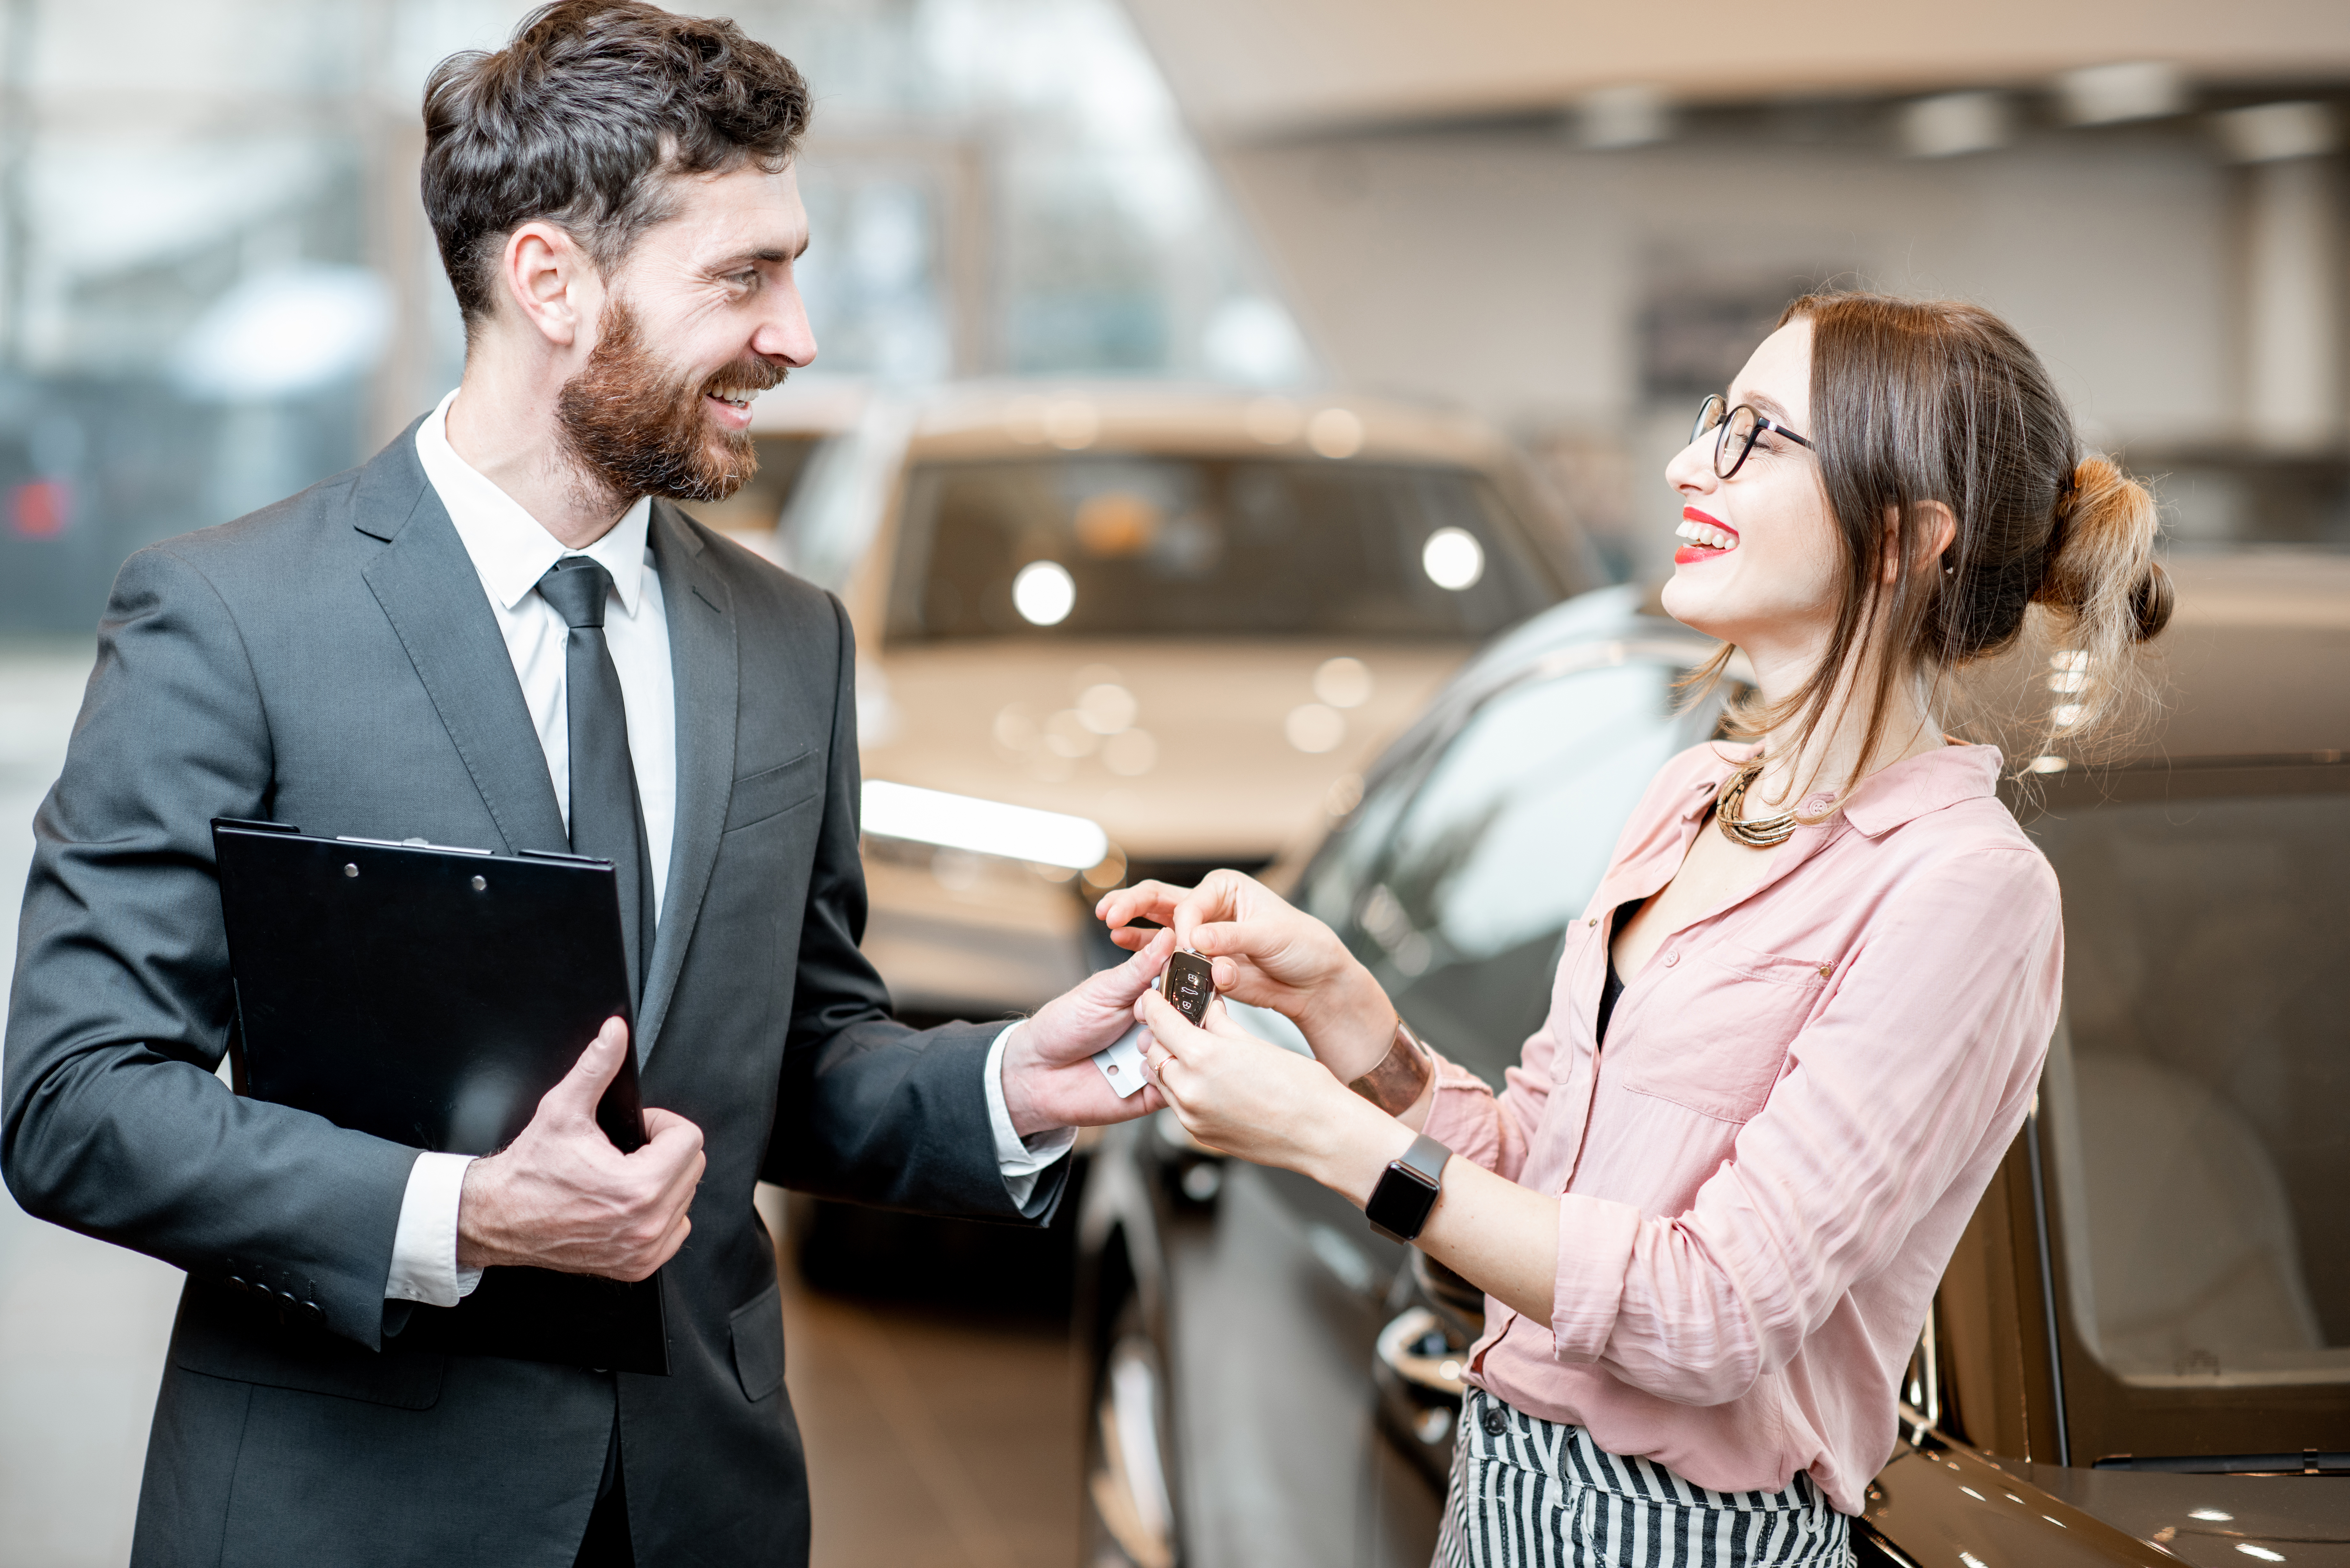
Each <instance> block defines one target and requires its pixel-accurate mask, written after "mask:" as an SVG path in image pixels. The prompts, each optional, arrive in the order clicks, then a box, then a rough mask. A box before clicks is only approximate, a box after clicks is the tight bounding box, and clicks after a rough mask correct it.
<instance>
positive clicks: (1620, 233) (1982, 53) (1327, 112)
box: [1131, 0, 2350, 571]
mask: <svg viewBox="0 0 2350 1568" xmlns="http://www.w3.org/2000/svg"><path fill="white" fill-rule="evenodd" d="M1131 8H1132V10H1133V12H1134V14H1135V16H1136V17H1137V20H1138V23H1139V26H1140V27H1141V29H1142V32H1143V35H1144V36H1145V37H1146V38H1147V39H1148V40H1149V43H1150V44H1151V46H1152V47H1153V49H1154V51H1155V52H1156V55H1157V57H1159V59H1160V60H1161V61H1162V63H1163V64H1164V66H1165V68H1166V71H1167V74H1168V77H1169V79H1170V82H1171V83H1172V84H1173V89H1174V91H1175V93H1176V96H1177V98H1178V100H1179V101H1180V103H1181V104H1182V105H1183V106H1184V109H1185V110H1186V112H1187V113H1188V115H1189V116H1190V118H1191V123H1192V124H1193V125H1194V126H1195V127H1196V128H1197V129H1198V130H1199V132H1200V134H1201V137H1202V138H1203V140H1204V141H1205V142H1206V144H1207V145H1208V147H1209V148H1210V149H1211V155H1212V158H1213V161H1214V162H1215V165H1216V167H1217V168H1219V169H1220V170H1221V171H1223V172H1224V174H1225V175H1226V177H1227V179H1228V180H1229V182H1230V183H1231V186H1232V190H1233V191H1234V192H1235V193H1236V195H1237V197H1238V198H1239V200H1240V202H1241V204H1242V207H1243V211H1244V212H1245V213H1246V214H1247V216H1248V219H1249V221H1250V223H1251V225H1252V228H1253V232H1254V233H1255V234H1257V235H1258V236H1260V238H1261V239H1262V241H1263V244H1265V245H1266V247H1267V248H1268V250H1269V251H1270V252H1271V254H1273V256H1274V258H1275V260H1276V262H1277V265H1278V266H1279V269H1280V273H1281V275H1282V277H1283V278H1284V281H1285V283H1286V285H1287V287H1288V297H1289V298H1290V299H1291V300H1292V301H1294V303H1295V308H1296V310H1297V313H1298V316H1299V318H1300V320H1301V321H1302V323H1303V324H1304V326H1305V330H1306V333H1307V336H1308V337H1310V338H1311V340H1312V341H1313V342H1314V344H1315V347H1316V348H1317V349H1319V350H1320V351H1321V352H1322V353H1323V354H1324V356H1325V357H1326V360H1327V363H1328V365H1329V366H1330V369H1331V372H1332V374H1333V375H1335V376H1336V377H1337V378H1338V379H1341V380H1342V381H1345V382H1347V383H1348V384H1352V385H1357V386H1361V387H1364V388H1366V389H1378V390H1387V391H1400V392H1407V393H1414V394H1418V395H1421V396H1433V397H1439V398H1443V399H1448V400H1454V401H1458V402H1460V403H1462V404H1464V405H1467V406H1468V407H1471V408H1472V409H1475V410H1478V411H1480V412H1482V413H1484V414H1486V415H1488V416H1489V417H1491V418H1493V419H1495V420H1498V421H1502V422H1503V423H1504V424H1505V425H1506V426H1508V427H1509V428H1510V429H1512V430H1513V431H1514V432H1515V433H1516V434H1517V435H1519V437H1520V438H1521V439H1522V440H1523V441H1527V442H1528V443H1529V444H1531V445H1532V446H1533V447H1534V449H1536V451H1537V452H1539V453H1541V454H1542V455H1544V456H1545V457H1546V458H1547V459H1548V460H1549V462H1550V465H1551V467H1552V469H1553V471H1554V472H1555V474H1556V476H1557V477H1558V478H1559V479H1560V481H1561V482H1562V484H1563V486H1564V487H1565V490H1566V491H1567V493H1568V494H1569V496H1570V499H1571V500H1572V501H1573V502H1575V504H1576V510H1577V511H1578V512H1580V513H1581V514H1582V516H1583V520H1584V522H1585V524H1586V526H1587V527H1589V528H1590V529H1591V530H1592V531H1593V532H1594V533H1595V534H1596V535H1598V536H1599V537H1600V539H1601V540H1602V542H1603V544H1604V545H1607V546H1608V547H1609V549H1610V553H1611V555H1612V556H1613V558H1614V561H1615V564H1616V565H1617V568H1618V569H1619V570H1623V571H1642V570H1646V569H1648V568H1652V567H1653V568H1661V567H1662V566H1663V564H1664V562H1665V561H1666V559H1667V558H1668V557H1669V545H1670V543H1671V541H1670V539H1669V536H1668V533H1667V529H1668V527H1669V519H1670V517H1671V515H1672V514H1673V506H1672V503H1671V501H1670V498H1669V496H1668V495H1667V493H1665V492H1664V490H1663V488H1662V487H1661V486H1660V485H1659V484H1658V483H1655V475H1656V473H1657V472H1658V471H1659V468H1660V466H1661V464H1662V462H1663V460H1664V458H1665V457H1666V456H1667V455H1668V454H1669V452H1671V451H1672V450H1674V449H1675V448H1677V447H1678V446H1679V444H1680V441H1681V440H1682V439H1683V437H1684V436H1685V435H1686V433H1687V411H1688V406H1689V405H1691V404H1693V403H1694V402H1695V400H1696V399H1697V398H1698V396H1700V394H1701V393H1702V392H1703V391H1705V390H1709V389H1716V388H1719V387H1720V386H1721V384H1722V381H1723V379H1724V378H1725V377H1726V376H1727V375H1729V374H1730V373H1731V371H1733V370H1734V369H1736V367H1737V365H1738V364H1739V363H1740V362H1741V361H1742V359H1743V358H1744V357H1745V354H1746V352H1747V351H1748V349H1749V348H1752V344H1753V343H1754V341H1755V340H1756V339H1757V338H1758V337H1760V336H1761V335H1762V334H1763V332H1764V331H1766V330H1767V329H1768V328H1769V327H1770V325H1771V323H1772V322H1773V319H1774V318H1775V317H1776V316H1777V314H1778V312H1779V310H1780V308H1781V307H1782V306H1783V305H1784V303H1785V302H1786V300H1787V299H1788V298H1789V297H1790V296H1793V295H1794V294H1796V293H1799V292H1801V291H1803V290H1804V289H1806V288H1810V287H1816V286H1842V287H1871V288H1884V289H1892V290H1898V291H1917V292H1923V293H1930V294H1934V295H1939V296H1956V297H1961V298H1966V299H1971V300H1975V301H1977V302H1980V303H1981V304H1984V305H1987V306H1991V308H1993V309H1995V310H1998V311H2000V312H2001V313H2002V314H2003V315H2005V316H2006V317H2008V318H2009V319H2010V320H2011V321H2012V322H2013V323H2014V324H2015V325H2016V326H2017V327H2019V328H2020V329H2021V330H2022V332H2023V333H2024V335H2025V336H2026V337H2027V338H2029V339H2030V340H2031V341H2032V343H2033V345H2034V346H2035V347H2036V348H2039V350H2040V351H2041V352H2042V354H2043V356H2045V357H2046V358H2047V359H2048V360H2049V361H2050V363H2051V365H2052V366H2053V367H2054V369H2055V370H2056V372H2057V375H2058V378H2059V381H2060V384H2061V385H2062V386H2063V388H2064V390H2065V391H2066V392H2067V393H2068V394H2069V395H2070V396H2071V397H2072V398H2073V399H2074V406H2075V407H2076V409H2077V410H2079V411H2080V412H2081V413H2082V415H2083V416H2084V418H2085V423H2086V426H2087V430H2086V434H2087V437H2088V439H2089V440H2091V441H2095V442H2096V443H2097V444H2100V445H2105V446H2109V447H2114V448H2118V449H2120V450H2121V451H2122V452H2124V453H2125V455H2126V457H2127V459H2128V460H2129V462H2131V464H2132V465H2133V466H2134V467H2136V468H2137V469H2138V470H2139V471H2141V472H2147V473H2149V474H2152V475H2156V476H2158V477H2159V478H2160V479H2161V481H2162V483H2161V485H2160V489H2161V492H2162V494H2163V497H2164V499H2165V501H2166V503H2167V504H2168V519H2167V520H2168V524H2169V526H2170V529H2171V532H2172V535H2173V540H2174V544H2175V545H2185V546H2189V547H2191V546H2193V545H2198V544H2216V543H2220V542H2221V541H2231V540H2232V541H2242V540H2276V541H2286V540H2292V541H2301V542H2306V541H2309V540H2314V539H2320V538H2323V539H2328V540H2331V541H2334V542H2336V543H2340V542H2350V492H2345V467H2344V462H2343V458H2344V445H2345V401H2344V375H2343V364H2344V358H2345V340H2350V339H2345V330H2350V328H2346V327H2345V317H2350V312H2345V307H2344V302H2345V286H2350V281H2346V280H2350V265H2345V263H2346V262H2350V255H2345V248H2344V240H2343V233H2342V223H2343V215H2342V214H2343V208H2344V190H2343V186H2344V175H2343V164H2342V160H2341V158H2340V157H2339V149H2340V145H2341V134H2342V127H2343V125H2344V123H2345V120H2344V114H2343V108H2344V103H2345V82H2350V7H2344V6H2342V5H2329V4H2323V3H2311V0H2268V3H2263V4H2256V5H2244V6H2236V7H2230V8H2228V9H2227V10H2225V11H2224V12H2221V11H2214V10H2211V9H2210V8H2208V7H2203V6H2198V5H2184V4H2178V5H2173V4H2157V5H2114V4H2084V3H2078V0H2075V3H2072V4H2066V5H2056V6H2049V5H2027V4H2023V3H2022V0H1993V3H1991V4H1987V5H1975V6H1968V7H1960V8H1958V9H1955V10H1954V9H1951V8H1949V7H1941V6H1923V5H1918V6H1884V5H1864V4H1858V3H1854V0H1830V3H1827V4H1824V5H1813V6H1807V7H1804V9H1803V10H1802V11H1801V13H1800V14H1794V13H1790V14H1785V15H1777V14H1743V15H1740V16H1734V17H1733V16H1719V15H1713V14H1709V13H1703V12H1691V11H1688V10H1686V9H1682V8H1669V7H1639V6H1629V7H1627V6H1596V5H1531V4H1524V3H1523V0H1463V3H1462V4H1459V5H1448V6H1444V7H1434V8H1431V7H1423V6H1414V5H1406V4H1401V3H1399V0H1344V3H1340V0H1284V3H1283V4H1279V5H1273V6H1270V7H1268V6H1266V5H1263V4H1262V3H1261V0H1253V3H1251V4H1248V5H1241V4H1238V3H1236V0H1132V6H1131Z"/></svg>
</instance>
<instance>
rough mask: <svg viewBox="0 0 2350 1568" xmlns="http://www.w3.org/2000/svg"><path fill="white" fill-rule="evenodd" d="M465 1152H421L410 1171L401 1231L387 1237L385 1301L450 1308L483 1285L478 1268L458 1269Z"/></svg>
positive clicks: (402, 1205) (402, 1200)
mask: <svg viewBox="0 0 2350 1568" xmlns="http://www.w3.org/2000/svg"><path fill="white" fill-rule="evenodd" d="M471 1164H473V1156H471V1155H465V1154H432V1153H425V1154H420V1155H418V1156H417V1157H416V1163H415V1164H414V1165H411V1166H410V1167H409V1168H408V1190H407V1192H406V1193H405V1194H403V1195H402V1196H401V1198H400V1227H399V1229H398V1230H396V1231H393V1232H392V1237H391V1275H390V1278H389V1279H387V1280H385V1281H384V1282H383V1294H384V1299H385V1300H387V1301H395V1302H422V1303H424V1304H425V1305H426V1306H437V1307H452V1306H455V1305H456V1304H457V1303H459V1302H461V1301H463V1300H464V1299H465V1298H466V1297H467V1296H469V1295H471V1294H473V1287H474V1286H475V1285H478V1284H480V1283H481V1282H482V1271H481V1270H479V1269H461V1268H459V1267H458V1266H457V1200H458V1199H459V1198H460V1197H461V1196H462V1195H463V1192H464V1189H465V1168H466V1167H467V1166H469V1165H471Z"/></svg>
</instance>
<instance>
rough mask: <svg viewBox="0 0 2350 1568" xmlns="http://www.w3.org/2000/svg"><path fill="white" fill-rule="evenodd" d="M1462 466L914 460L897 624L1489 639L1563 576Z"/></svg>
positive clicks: (1108, 458) (942, 633)
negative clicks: (917, 462)
mask: <svg viewBox="0 0 2350 1568" xmlns="http://www.w3.org/2000/svg"><path fill="white" fill-rule="evenodd" d="M1572 586H1575V585H1568V584H1565V583H1563V582H1562V581H1560V580H1559V577H1558V575H1557V573H1556V572H1555V569H1554V568H1553V566H1551V565H1550V564H1549V563H1548V562H1546V561H1544V559H1543V558H1542V557H1541V556H1539V555H1538V554H1537V553H1536V552H1535V551H1534V548H1532V546H1531V545H1530V543H1529V541H1528V540H1527V539H1526V537H1525V535H1524V534H1523V530H1522V529H1521V527H1520V525H1519V524H1518V523H1517V522H1516V520H1515V519H1514V518H1513V517H1512V516H1511V515H1510V514H1509V513H1508V511H1507V510H1506V509H1505V507H1504V506H1503V502H1502V499H1501V497H1500V495H1499V494H1498V493H1496V492H1495V491H1494V489H1493V487H1492V484H1491V483H1489V482H1488V481H1487V480H1486V479H1485V478H1484V477H1483V476H1482V475H1480V474H1478V473H1475V472H1471V471H1469V470H1466V469H1461V468H1451V467H1440V466H1434V465H1430V464H1415V463H1397V462H1329V461H1325V460H1312V461H1300V460H1296V459H1284V458H1256V457H1250V458H1226V457H1191V456H1170V455H1147V454H1126V455H1121V454H1118V453H1111V452H1087V453H1081V454H1076V455H1071V456H1066V457H1057V456H1056V457H1049V458H1048V457H1036V458H1018V459H1013V460H1006V461H997V462H931V463H921V464H918V465H917V466H916V467H915V468H914V469H913V470H912V472H910V474H909V476H908V482H907V491H906V499H905V504H904V512H903V520H902V523H901V524H900V530H899V547H898V561H897V575H896V577H895V580H894V583H893V586H892V588H891V594H890V603H889V636H890V638H891V639H895V640H900V641H903V640H913V639H948V638H976V637H1001V636H1004V635H1006V634H1015V633H1024V634H1028V635H1038V634H1046V633H1049V634H1055V635H1063V636H1105V635H1108V636H1156V637H1170V636H1179V637H1229V636H1235V635H1238V636H1268V635H1270V636H1283V635H1300V636H1315V635H1327V636H1348V637H1405V638H1409V637H1445V638H1472V639H1473V638H1482V637H1484V636H1486V635H1488V634H1490V633H1492V632H1494V631H1497V630H1499V629H1501V628H1503V627H1505V626H1508V625H1510V624H1512V623H1513V622H1515V621H1518V620H1521V619H1523V618H1525V617H1526V616H1528V615H1531V614H1533V613H1534V611H1536V610H1539V609H1542V608H1544V607H1547V606H1549V605H1551V604H1553V603H1555V602H1556V601H1557V600H1558V599H1559V598H1560V597H1563V595H1564V594H1565V591H1566V590H1567V588H1568V587H1572Z"/></svg>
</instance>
